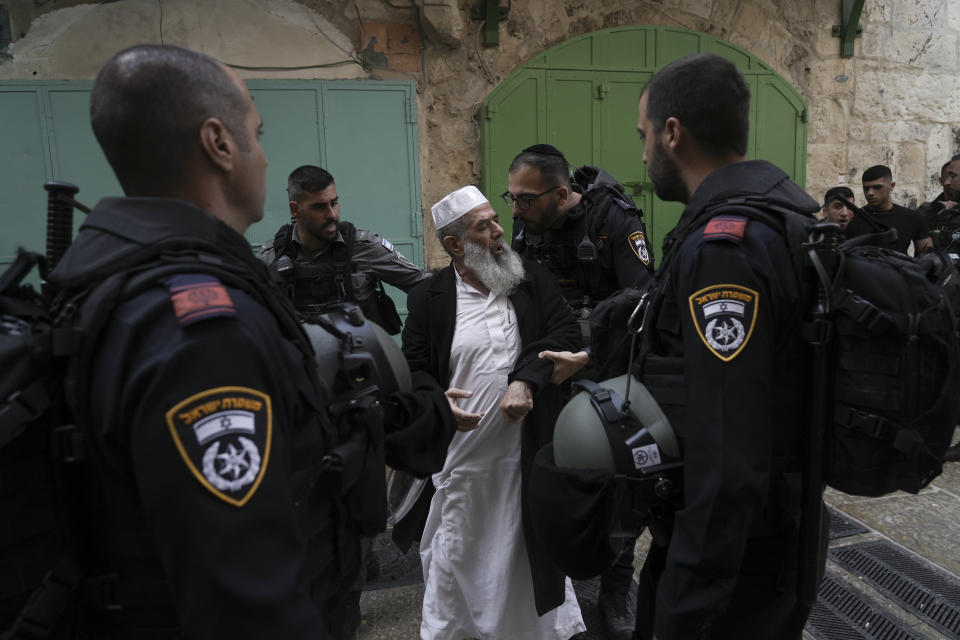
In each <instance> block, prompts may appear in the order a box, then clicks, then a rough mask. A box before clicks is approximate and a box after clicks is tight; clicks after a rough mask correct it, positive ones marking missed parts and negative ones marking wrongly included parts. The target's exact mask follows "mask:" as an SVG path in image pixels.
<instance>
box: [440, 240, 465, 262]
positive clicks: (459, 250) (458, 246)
mask: <svg viewBox="0 0 960 640" xmlns="http://www.w3.org/2000/svg"><path fill="white" fill-rule="evenodd" d="M443 247H444V249H446V250H447V253H449V254H450V255H451V256H453V257H455V258H459V257H460V256H462V255H463V240H461V239H460V238H459V237H457V236H444V237H443Z"/></svg>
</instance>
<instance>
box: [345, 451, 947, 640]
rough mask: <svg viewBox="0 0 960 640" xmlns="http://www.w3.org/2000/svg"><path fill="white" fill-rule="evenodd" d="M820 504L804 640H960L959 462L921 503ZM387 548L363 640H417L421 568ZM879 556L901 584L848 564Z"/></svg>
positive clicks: (853, 500)
mask: <svg viewBox="0 0 960 640" xmlns="http://www.w3.org/2000/svg"><path fill="white" fill-rule="evenodd" d="M826 500H827V503H828V505H829V506H830V507H831V509H832V511H833V513H835V514H836V516H835V520H834V529H833V530H832V534H831V537H832V539H831V543H830V548H831V554H830V556H829V559H828V565H827V573H828V578H827V580H825V583H824V585H823V586H822V587H821V590H820V602H819V603H818V605H817V607H816V608H815V610H814V616H812V617H811V622H810V623H809V624H808V626H807V633H805V634H804V637H805V638H806V639H807V640H846V639H847V638H857V639H859V638H864V639H871V638H877V639H879V638H901V639H903V640H941V639H943V638H960V550H958V549H960V545H958V541H960V463H957V462H954V463H947V464H946V465H945V468H944V473H943V475H941V476H940V477H939V478H937V479H936V480H935V481H934V482H933V484H931V485H930V486H929V487H928V488H926V489H924V490H923V491H922V492H920V493H919V494H918V495H909V494H905V493H895V494H892V495H888V496H884V497H881V498H857V497H854V496H848V495H846V494H843V493H840V492H837V491H833V490H828V491H827V493H826ZM388 542H389V541H388V540H387V539H386V538H385V537H382V538H381V539H379V540H378V541H377V544H376V547H375V548H376V549H377V550H378V555H380V556H382V557H383V559H384V564H383V571H382V575H381V576H380V577H379V578H378V579H377V580H375V581H373V582H372V583H371V584H370V585H369V586H370V587H371V590H368V591H366V592H365V593H364V594H363V599H362V603H361V606H362V610H363V621H362V624H361V627H360V640H407V639H409V640H414V639H416V638H418V637H419V628H420V604H421V601H422V598H423V585H422V583H421V578H420V573H419V562H418V560H417V557H416V555H415V554H409V555H407V556H405V557H403V556H400V555H399V553H398V552H396V551H395V550H392V549H391V550H389V551H387V549H389V543H388ZM648 544H649V539H648V538H647V537H646V536H644V537H642V538H641V539H640V540H639V541H638V543H637V555H636V562H637V566H640V564H641V563H642V562H643V557H644V555H645V553H646V548H647V545H648ZM878 549H879V550H880V551H881V552H884V553H887V554H888V555H889V554H892V556H891V557H892V558H893V560H891V561H890V562H892V565H891V566H896V567H899V568H904V569H905V570H907V572H908V574H909V575H908V577H907V578H903V579H900V578H897V576H896V575H892V574H888V573H884V572H883V571H882V568H881V570H879V573H876V570H872V569H870V567H869V566H859V565H857V566H854V565H851V564H849V562H850V560H849V557H850V556H856V557H865V556H864V554H867V555H869V554H874V553H875V552H876V551H877V550H878ZM881 555H883V554H881ZM881 559H882V558H881ZM868 560H869V558H868ZM391 563H392V564H391ZM905 565H906V566H905ZM911 567H912V568H913V573H910V571H909V570H910V569H911ZM871 571H873V573H871ZM917 572H919V573H917ZM874 574H875V575H874ZM576 587H577V595H578V598H579V599H580V604H581V608H582V610H583V614H584V620H585V621H586V623H587V627H588V637H589V638H590V639H591V640H600V639H602V638H603V637H604V636H603V633H602V630H601V628H600V621H599V618H598V617H597V614H596V593H597V588H598V587H597V585H596V581H590V582H582V583H577V584H576ZM918 594H919V595H918ZM844 608H846V609H849V611H844ZM847 614H849V615H848V616H847V618H844V617H843V616H844V615H847Z"/></svg>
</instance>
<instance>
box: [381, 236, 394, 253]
mask: <svg viewBox="0 0 960 640" xmlns="http://www.w3.org/2000/svg"><path fill="white" fill-rule="evenodd" d="M380 242H381V243H383V246H384V247H385V248H386V250H387V251H393V243H392V242H390V241H389V240H387V239H386V238H380Z"/></svg>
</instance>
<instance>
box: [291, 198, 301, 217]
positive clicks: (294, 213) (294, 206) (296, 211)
mask: <svg viewBox="0 0 960 640" xmlns="http://www.w3.org/2000/svg"><path fill="white" fill-rule="evenodd" d="M290 219H291V220H293V221H294V222H298V221H299V220H300V205H299V204H298V203H297V202H295V201H293V200H291V201H290Z"/></svg>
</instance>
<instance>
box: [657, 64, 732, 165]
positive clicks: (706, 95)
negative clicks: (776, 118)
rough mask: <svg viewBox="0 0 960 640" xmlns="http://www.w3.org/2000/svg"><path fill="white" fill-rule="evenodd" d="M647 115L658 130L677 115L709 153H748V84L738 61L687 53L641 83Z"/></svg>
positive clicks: (719, 154)
mask: <svg viewBox="0 0 960 640" xmlns="http://www.w3.org/2000/svg"><path fill="white" fill-rule="evenodd" d="M643 93H646V95H647V112H646V116H647V118H648V119H649V120H650V122H651V123H652V124H653V128H654V131H655V132H657V133H659V132H660V131H663V127H664V126H665V124H666V122H667V118H677V119H678V120H679V121H680V122H681V124H683V126H684V128H685V129H687V131H689V132H690V135H691V136H692V137H693V139H694V140H695V141H696V143H697V145H699V147H700V148H701V149H702V150H703V151H704V152H705V153H707V154H709V155H712V156H725V155H727V154H729V153H736V154H737V155H741V156H743V155H746V154H747V140H748V139H749V136H750V87H748V86H747V81H746V80H745V79H744V77H743V74H742V73H740V70H739V69H737V67H736V65H734V64H733V63H732V62H730V61H729V60H727V59H726V58H722V57H720V56H718V55H716V54H713V53H700V54H691V55H687V56H684V57H682V58H680V59H679V60H675V61H673V62H671V63H670V64H668V65H667V66H665V67H664V68H662V69H660V70H659V71H657V72H656V73H655V74H653V76H652V77H651V78H650V80H649V81H647V84H646V86H645V87H644V88H643V92H642V93H641V96H642V94H643Z"/></svg>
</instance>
